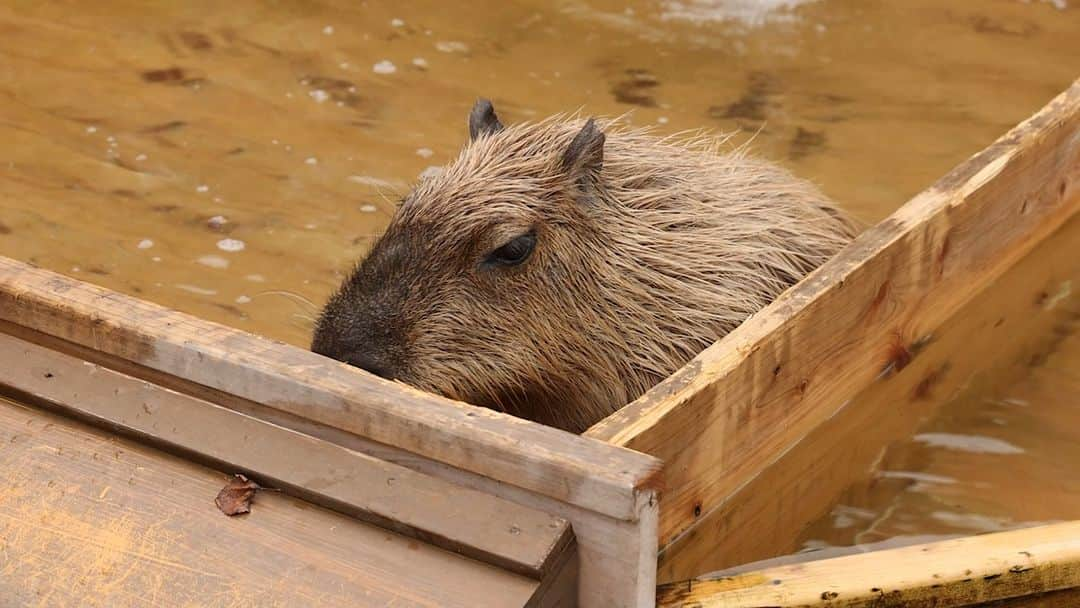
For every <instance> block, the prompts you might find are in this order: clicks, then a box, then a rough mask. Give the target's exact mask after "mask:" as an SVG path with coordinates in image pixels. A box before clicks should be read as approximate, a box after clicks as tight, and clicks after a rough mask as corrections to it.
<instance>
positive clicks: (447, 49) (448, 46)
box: [435, 40, 469, 53]
mask: <svg viewBox="0 0 1080 608" xmlns="http://www.w3.org/2000/svg"><path fill="white" fill-rule="evenodd" d="M435 49H436V50H438V51H439V52H441V53H467V52H469V46H468V45H467V44H465V43H464V42H458V41H456V40H441V41H439V42H436V43H435Z"/></svg>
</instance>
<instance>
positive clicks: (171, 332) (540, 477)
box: [0, 258, 660, 519]
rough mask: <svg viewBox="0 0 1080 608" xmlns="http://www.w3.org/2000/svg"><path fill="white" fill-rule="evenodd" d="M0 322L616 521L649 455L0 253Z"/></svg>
mask: <svg viewBox="0 0 1080 608" xmlns="http://www.w3.org/2000/svg"><path fill="white" fill-rule="evenodd" d="M0 319H2V320H5V321H8V322H11V323H14V324H16V325H21V326H24V327H27V328H30V329H34V330H36V331H39V332H42V333H45V334H49V335H52V336H56V337H58V338H62V339H64V340H67V341H70V342H74V343H76V344H80V345H82V346H86V347H88V348H91V349H93V350H96V351H101V352H103V353H108V354H110V355H114V356H116V357H119V358H121V359H125V360H128V361H131V362H134V363H137V364H140V365H143V366H145V367H148V368H150V369H154V370H157V371H161V372H164V373H167V374H170V375H173V376H177V377H179V378H182V379H185V380H189V381H191V382H195V383H198V384H202V385H205V386H208V387H211V388H214V389H217V390H220V391H223V392H226V393H230V394H233V395H237V396H239V397H242V398H245V399H250V400H251V401H255V402H257V403H261V404H264V405H267V406H270V407H273V408H276V409H280V410H283V411H285V412H289V413H291V414H295V415H298V416H302V417H304V418H309V419H311V420H314V421H317V422H320V423H323V424H327V425H330V426H334V427H338V428H341V429H344V430H347V431H350V432H353V433H356V434H358V435H361V436H363V437H368V438H371V439H373V440H375V441H380V442H383V443H387V444H390V445H395V446H398V447H401V448H404V449H407V450H409V451H411V452H414V453H416V454H419V455H421V456H424V457H427V458H431V459H433V460H436V461H438V462H444V463H446V464H450V465H452V466H455V467H459V468H462V469H465V470H470V471H473V472H476V473H479V474H482V475H485V476H487V477H491V478H492V479H497V480H499V481H502V482H504V483H509V484H511V485H515V486H519V487H522V488H524V489H527V490H530V491H533V492H536V493H539V494H542V495H545V496H551V497H552V498H555V499H557V500H561V501H564V502H567V503H570V504H574V505H578V506H581V507H584V508H586V509H589V510H592V511H596V512H599V513H603V514H605V515H609V516H612V517H617V518H620V519H632V518H634V517H636V514H637V511H638V505H639V504H640V503H641V502H642V501H646V502H647V501H648V500H649V498H648V496H649V495H650V494H651V493H652V491H653V490H655V488H656V487H657V484H658V482H659V470H660V464H659V462H658V461H657V460H656V459H654V458H652V457H649V456H645V455H643V454H637V453H635V452H633V451H631V450H626V449H621V448H617V447H614V446H610V445H605V444H604V443H603V442H599V441H595V440H590V439H586V438H583V437H578V436H576V435H573V434H570V433H566V432H563V431H559V430H556V429H553V428H549V427H545V426H543V425H539V424H535V423H530V422H527V421H524V420H520V419H517V418H514V417H512V416H508V415H505V414H501V413H498V412H494V411H491V410H488V409H485V408H480V407H475V406H471V405H468V404H465V403H461V402H457V401H451V400H449V399H442V398H440V397H437V396H434V395H431V394H429V393H426V392H423V391H419V390H416V389H413V388H411V387H408V386H406V385H403V384H400V383H394V382H388V381H385V380H382V379H380V378H377V377H375V376H372V375H370V374H367V373H365V372H363V371H360V370H358V369H356V368H352V367H349V366H347V365H345V364H343V363H339V362H337V361H332V360H330V359H327V358H325V357H322V356H319V355H316V354H314V353H311V352H308V351H305V350H302V349H299V348H296V347H293V346H290V345H287V344H283V343H279V342H273V341H270V340H266V339H264V338H260V337H258V336H254V335H251V334H247V333H245V332H242V331H239V330H236V329H232V328H228V327H225V326H222V325H217V324H215V323H210V322H206V321H202V320H199V319H196V318H194V317H191V316H189V315H185V314H183V313H179V312H176V311H172V310H169V309H166V308H164V307H161V306H157V305H155V304H151V303H149V302H145V301H142V300H138V299H135V298H131V297H127V296H124V295H121V294H119V293H116V292H112V291H109V290H106V289H102V288H99V287H96V286H93V285H90V284H88V283H83V282H80V281H75V280H73V279H69V278H67V277H64V276H62V275H59V274H56V273H52V272H48V271H45V270H41V269H37V268H32V267H30V266H28V265H26V264H23V263H21V262H17V261H15V260H10V259H7V258H0Z"/></svg>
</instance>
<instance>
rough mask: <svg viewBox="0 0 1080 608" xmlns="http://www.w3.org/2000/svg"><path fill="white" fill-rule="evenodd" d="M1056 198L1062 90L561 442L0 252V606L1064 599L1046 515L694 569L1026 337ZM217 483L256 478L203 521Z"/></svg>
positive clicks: (846, 469) (1072, 232)
mask: <svg viewBox="0 0 1080 608" xmlns="http://www.w3.org/2000/svg"><path fill="white" fill-rule="evenodd" d="M1078 208H1080V82H1078V83H1075V84H1073V86H1072V87H1071V88H1070V89H1069V90H1068V91H1066V92H1064V93H1062V94H1061V95H1060V96H1058V97H1057V98H1056V99H1054V100H1053V101H1052V102H1051V103H1050V104H1049V105H1047V106H1046V107H1045V108H1044V109H1043V110H1041V111H1040V112H1038V113H1037V114H1036V115H1034V116H1033V117H1031V118H1030V119H1029V120H1027V121H1025V122H1024V123H1022V124H1021V125H1019V126H1017V127H1016V128H1014V129H1013V130H1012V131H1010V132H1009V133H1008V134H1006V135H1005V136H1004V137H1002V138H1001V139H999V140H998V141H997V142H995V143H994V144H993V145H991V146H990V147H989V148H987V149H986V150H984V151H982V152H980V153H979V154H977V155H975V156H974V157H972V158H971V159H970V160H968V161H967V162H965V163H963V164H962V165H960V166H959V167H957V168H956V169H955V170H954V171H952V172H951V173H949V174H948V175H946V176H945V177H943V178H942V179H941V180H939V181H938V182H937V183H936V184H934V185H933V186H931V187H930V188H929V189H927V190H926V191H925V192H923V193H922V194H920V195H919V196H917V197H915V198H914V199H913V200H912V201H910V202H909V203H908V204H907V205H905V206H904V207H903V208H901V209H900V210H899V211H897V212H896V213H894V214H893V215H892V216H891V217H889V218H888V219H886V220H885V221H883V222H882V223H881V224H879V225H877V226H875V227H873V228H871V229H870V230H868V231H867V232H866V233H864V234H863V235H861V236H860V237H859V238H858V239H857V240H856V242H855V243H853V244H852V245H851V246H849V247H848V248H847V249H845V250H844V251H843V252H841V253H840V254H839V255H838V256H837V257H836V258H835V259H833V260H831V261H830V262H829V263H827V264H826V265H825V266H823V267H822V268H820V269H819V270H818V271H816V272H815V273H813V274H812V275H811V276H810V277H808V278H807V279H806V280H804V281H803V282H801V283H800V284H799V285H797V286H795V287H794V288H792V289H790V290H789V291H787V292H786V293H785V294H783V295H782V296H781V297H780V298H779V299H778V300H777V301H776V302H774V303H773V304H772V305H770V306H769V307H768V308H766V309H765V310H764V311H762V312H761V313H759V314H757V315H755V316H754V317H753V318H751V319H750V320H748V321H747V322H746V323H744V324H743V325H742V326H741V327H739V328H738V329H737V330H736V331H735V332H733V333H732V334H730V335H729V336H727V337H725V338H724V339H723V340H721V341H720V342H718V343H717V344H715V345H713V346H712V347H710V348H709V349H707V350H706V351H705V352H703V353H702V354H701V355H700V356H698V357H697V358H696V359H694V361H692V362H691V363H690V364H689V365H687V366H686V367H685V368H683V369H682V370H680V371H678V372H677V373H675V374H674V375H673V376H672V377H671V378H669V379H667V380H666V381H664V382H663V383H662V384H661V385H659V386H657V387H656V388H655V389H653V390H652V391H650V392H649V393H648V394H646V395H645V396H643V397H642V398H640V399H638V400H637V401H635V402H634V403H631V404H629V405H628V406H626V407H625V408H623V409H622V410H621V411H619V412H617V413H616V414H614V415H612V416H611V417H610V418H608V419H606V420H604V421H602V422H600V423H599V424H597V425H596V426H595V427H593V428H591V429H589V430H588V431H587V432H586V433H585V434H584V435H582V436H576V435H572V434H568V433H565V432H561V431H557V430H554V429H550V428H547V427H544V426H541V425H538V424H534V423H531V422H526V421H522V420H518V419H515V418H512V417H509V416H505V415H502V414H498V413H495V412H491V411H488V410H485V409H481V408H476V407H473V406H470V405H466V404H462V403H458V402H453V401H449V400H446V399H442V398H439V397H435V396H432V395H429V394H426V393H422V392H420V391H416V390H412V389H409V388H406V387H403V386H401V385H398V384H394V383H390V382H386V381H383V380H381V379H378V378H375V377H373V376H370V375H368V374H366V373H364V372H362V371H360V370H357V369H353V368H350V367H347V366H345V365H342V364H338V363H336V362H333V361H330V360H328V359H325V358H323V357H320V356H318V355H315V354H312V353H310V352H307V351H304V350H302V349H298V348H294V347H291V346H288V345H285V344H281V343H276V342H272V341H269V340H266V339H263V338H259V337H257V336H253V335H249V334H246V333H244V332H241V331H239V330H235V329H231V328H227V327H223V326H220V325H216V324H213V323H209V322H206V321H202V320H199V319H196V318H193V317H191V316H188V315H184V314H180V313H177V312H174V311H171V310H168V309H165V308H163V307H160V306H156V305H154V304H150V303H148V302H144V301H140V300H138V299H135V298H131V297H127V296H124V295H121V294H117V293H114V292H111V291H108V290H105V289H102V288H98V287H95V286H92V285H89V284H86V283H81V282H79V281H75V280H72V279H69V278H65V277H63V276H60V275H57V274H54V273H51V272H47V271H44V270H40V269H36V268H32V267H30V266H28V265H26V264H23V263H20V262H17V261H14V260H8V259H0V387H2V388H3V392H4V393H5V394H7V395H8V396H10V397H12V398H13V399H15V400H16V401H18V402H19V403H18V404H16V403H15V402H11V401H2V402H0V446H3V447H2V448H0V469H2V470H3V472H4V476H5V479H7V480H9V483H8V484H7V487H5V488H4V491H3V494H2V495H0V573H2V574H3V576H2V577H0V597H4V598H5V600H7V599H8V598H14V600H12V601H13V603H15V604H19V605H21V604H30V603H35V602H38V603H43V604H44V605H68V604H78V605H101V606H127V605H139V604H143V603H148V604H151V605H176V606H187V605H200V606H202V605H207V606H247V605H251V606H273V605H331V606H332V605H342V606H346V605H355V606H368V605H371V606H376V605H377V606H385V605H429V606H523V605H530V606H532V605H535V606H554V605H564V606H569V605H581V606H651V605H654V604H655V603H657V602H659V603H660V604H661V605H665V606H763V605H767V606H803V605H818V604H820V605H823V606H824V605H829V606H864V605H865V606H882V605H918V606H931V605H932V606H962V605H972V604H977V603H980V602H989V601H994V600H999V599H1007V598H1021V599H1022V600H1023V601H1026V602H1029V603H1027V604H1023V605H1040V604H1038V603H1036V602H1047V601H1049V602H1051V603H1049V604H1045V605H1055V606H1058V605H1061V606H1066V605H1069V604H1068V602H1069V599H1067V598H1068V597H1072V598H1073V600H1072V601H1074V602H1075V601H1078V600H1077V599H1076V596H1075V592H1072V591H1069V590H1070V589H1072V588H1077V587H1080V524H1078V523H1076V522H1073V523H1064V524H1055V525H1054V526H1050V527H1047V528H1043V529H1035V530H1026V531H1014V532H1006V533H1001V534H993V535H987V536H981V537H973V538H966V539H960V540H955V541H947V542H944V543H939V544H935V545H927V546H920V547H908V548H902V549H892V550H888V551H881V552H878V553H873V554H868V555H860V556H850V557H841V558H835V559H832V560H822V561H819V562H812V563H807V564H798V565H787V566H777V567H773V568H769V569H765V570H757V571H749V572H745V571H744V572H741V573H739V574H737V575H734V576H704V577H702V578H695V577H701V576H702V575H704V574H705V573H708V572H712V571H716V570H721V569H724V568H730V567H732V566H737V565H739V564H742V563H746V562H751V561H754V560H758V559H762V558H766V557H772V556H775V555H778V554H783V553H785V552H789V551H790V550H791V549H793V548H794V547H793V543H794V538H795V536H796V534H797V533H798V531H799V530H801V529H802V528H803V527H805V526H806V525H807V523H808V522H810V521H813V520H814V519H815V518H817V517H818V516H820V515H821V514H823V513H824V512H825V511H826V510H827V509H828V507H829V506H830V504H831V502H832V501H833V500H834V499H835V497H836V496H837V495H838V493H839V492H840V491H841V490H842V489H843V488H844V487H846V486H847V485H848V484H850V483H851V481H852V480H854V479H856V478H857V477H858V476H859V475H861V474H862V472H863V471H864V470H865V469H866V466H867V465H868V463H869V461H870V460H871V459H872V457H873V454H874V453H876V451H877V449H879V448H880V446H881V445H884V443H885V442H887V441H889V440H892V439H896V438H899V437H904V436H906V435H907V434H910V432H911V431H912V430H913V426H912V425H913V424H914V422H913V421H914V420H916V419H917V418H918V417H919V416H922V415H925V414H926V413H928V412H930V411H932V410H933V409H934V408H935V407H936V406H937V405H938V404H940V403H941V402H942V401H943V400H944V399H946V397H947V396H948V395H949V394H951V393H952V392H954V390H955V389H956V387H958V386H961V385H963V384H964V382H965V381H966V380H967V379H968V378H970V377H971V376H972V375H973V374H975V373H977V372H979V371H980V370H985V369H986V368H987V367H988V366H993V365H998V364H1003V363H1005V362H1008V361H1011V360H1013V359H1015V358H1016V357H1018V356H1022V355H1024V354H1025V353H1030V352H1033V351H1035V350H1037V349H1039V348H1040V347H1041V343H1042V341H1044V340H1045V336H1047V335H1048V334H1049V333H1050V331H1049V330H1050V326H1051V325H1052V324H1053V318H1054V311H1053V310H1052V307H1050V306H1048V305H1046V300H1047V299H1046V298H1045V297H1044V298H1040V297H1039V294H1045V293H1058V292H1060V291H1061V290H1062V286H1068V285H1073V284H1080V283H1077V281H1080V219H1077V218H1075V217H1074V216H1075V215H1076V211H1077V209H1078ZM1070 281H1072V283H1070ZM1066 291H1067V290H1066ZM1056 301H1057V300H1055V302H1056ZM977 302H978V303H980V305H978V306H976V305H975V304H976V303H977ZM986 302H992V303H993V306H990V307H988V306H987V305H986V304H985V303H986ZM855 433H858V434H859V435H860V437H861V439H862V440H861V441H860V442H859V443H858V446H859V447H858V448H853V447H852V446H851V445H849V443H848V442H845V440H844V438H845V437H850V436H852V434H855ZM868 439H869V440H868ZM875 446H876V447H875ZM232 473H244V474H246V475H248V476H249V477H251V478H252V479H254V480H256V481H258V482H259V483H260V484H262V485H263V486H265V487H268V488H273V489H275V490H279V491H261V492H260V493H259V494H258V495H257V497H256V499H255V504H254V507H253V510H252V513H250V514H249V515H245V516H240V517H237V518H227V517H226V516H224V515H223V514H221V513H220V512H219V511H218V510H217V507H215V505H214V496H215V495H216V493H217V490H219V489H221V487H222V486H223V485H224V484H225V483H226V481H227V475H226V474H232ZM658 583H659V584H660V586H659V592H658V591H657V589H658V588H657V584H658ZM1070 593H1073V594H1074V595H1072V596H1068V594H1070ZM1039 594H1043V595H1039ZM1045 594H1052V595H1045ZM1047 598H1049V599H1047ZM1063 598H1064V599H1063ZM1017 601H1020V600H1017ZM1055 601H1057V602H1058V603H1053V602H1055ZM1016 605H1021V604H1016Z"/></svg>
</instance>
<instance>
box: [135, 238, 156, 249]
mask: <svg viewBox="0 0 1080 608" xmlns="http://www.w3.org/2000/svg"><path fill="white" fill-rule="evenodd" d="M153 246H154V241H151V240H150V239H143V240H141V241H139V244H138V245H136V247H138V248H139V249H150V248H151V247H153Z"/></svg>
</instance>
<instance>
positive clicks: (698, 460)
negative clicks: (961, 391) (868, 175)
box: [587, 82, 1080, 548]
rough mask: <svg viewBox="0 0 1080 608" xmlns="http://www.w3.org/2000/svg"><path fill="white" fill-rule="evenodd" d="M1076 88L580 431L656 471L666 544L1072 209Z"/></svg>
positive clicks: (889, 367) (1076, 194)
mask: <svg viewBox="0 0 1080 608" xmlns="http://www.w3.org/2000/svg"><path fill="white" fill-rule="evenodd" d="M1078 130H1080V82H1077V83H1074V84H1073V86H1072V87H1070V88H1069V90H1068V91H1066V92H1064V93H1062V94H1061V95H1060V96H1058V97H1057V98H1056V99H1054V100H1053V101H1052V102H1051V103H1050V104H1048V105H1047V106H1046V107H1045V108H1044V109H1042V110H1041V111H1040V112H1039V113H1037V114H1036V115H1034V116H1033V117H1032V118H1031V119H1029V120H1027V121H1025V122H1024V123H1022V124H1021V125H1019V126H1018V127H1016V128H1015V129H1013V130H1012V131H1010V132H1009V133H1008V134H1007V135H1005V136H1004V137H1003V138H1001V139H1000V140H998V141H997V142H996V143H994V144H993V145H992V146H990V147H989V148H987V149H986V150H984V151H983V152H981V153H979V154H978V155H976V156H975V157H973V158H972V159H970V160H969V161H967V162H965V163H964V164H962V165H960V166H959V167H958V168H957V169H955V170H954V171H953V172H951V173H950V174H948V175H947V176H945V177H944V178H942V179H941V180H939V181H938V182H937V183H936V184H935V185H934V186H932V187H931V188H930V189H928V190H927V191H925V192H923V193H922V194H920V195H919V196H917V197H916V198H914V199H913V200H912V201H910V202H909V203H908V204H907V205H905V206H904V207H903V208H902V209H900V210H899V211H897V212H896V213H895V214H894V215H893V216H891V217H890V218H889V219H887V220H885V221H884V222H882V223H881V224H879V225H878V226H876V227H874V228H872V229H871V230H869V231H867V232H866V233H864V234H862V235H861V236H860V237H858V238H857V239H856V241H855V242H854V243H853V244H852V245H851V246H849V247H847V248H846V249H845V250H843V251H842V252H840V253H839V254H838V255H837V256H836V258H834V259H833V260H831V261H830V262H828V263H826V264H825V265H824V266H823V267H822V268H820V269H818V270H817V271H816V272H814V273H813V274H811V275H810V276H809V277H807V279H805V280H804V281H802V282H801V283H799V284H798V285H796V286H795V287H793V288H792V289H790V290H788V291H787V292H786V293H784V294H783V295H781V296H780V297H779V298H778V299H777V301H775V302H774V303H773V304H771V305H770V306H768V307H767V308H766V309H765V310H763V311H762V312H760V313H759V314H757V315H755V316H754V317H753V318H751V319H749V320H748V321H747V322H745V323H744V324H743V325H742V326H740V327H739V328H738V329H736V330H735V331H734V332H732V333H731V334H729V335H728V336H727V337H725V338H724V339H723V340H721V341H720V342H718V343H717V344H715V345H713V346H712V347H710V348H709V349H707V350H706V351H705V352H703V353H702V354H701V355H700V356H698V357H697V358H695V359H694V360H693V361H692V362H691V363H690V364H689V365H687V366H686V367H684V368H683V369H682V370H680V371H679V372H676V373H675V374H674V375H673V376H672V377H671V378H669V379H667V380H665V381H664V382H663V383H661V384H660V385H659V386H657V387H656V388H655V389H653V390H652V391H650V392H648V393H647V394H646V395H644V396H643V397H642V398H641V399H639V400H637V401H636V402H634V403H632V404H630V405H628V406H627V407H625V408H623V409H622V410H620V411H619V412H617V413H616V414H614V415H612V416H611V417H609V418H607V419H606V420H604V421H602V422H601V423H599V424H598V425H596V426H595V427H593V428H592V429H590V430H589V431H588V432H587V434H588V435H589V436H592V437H596V438H598V439H603V440H605V441H610V442H611V443H614V444H616V445H622V446H626V447H630V448H632V449H635V450H638V451H641V452H645V453H648V454H652V455H655V456H657V457H659V458H661V459H662V460H664V462H665V467H666V480H665V483H666V487H667V489H666V490H665V494H664V502H663V504H662V512H661V519H660V545H661V547H662V548H663V547H666V546H668V545H669V544H670V543H671V542H672V541H674V540H675V539H676V538H677V537H678V536H679V535H681V534H685V533H687V531H688V530H690V529H691V528H692V527H693V526H694V524H695V523H696V522H697V521H699V520H700V519H701V518H702V517H703V516H706V515H708V514H709V513H710V512H712V511H713V510H715V509H717V508H719V507H720V506H721V505H722V504H723V502H724V501H725V500H726V499H727V498H728V497H729V496H730V495H731V494H732V493H733V492H734V491H736V490H737V489H738V488H739V487H741V486H743V485H744V484H746V483H748V482H749V481H750V480H752V479H753V478H754V477H755V476H757V475H758V474H760V473H761V471H762V470H763V469H765V468H766V467H767V466H768V465H769V464H770V463H772V462H773V461H774V460H775V459H776V458H777V456H778V455H780V454H783V453H784V452H785V451H787V450H789V449H791V448H792V447H793V446H794V445H796V444H797V443H798V442H799V440H800V439H801V438H802V437H804V436H805V435H806V434H807V433H808V432H810V431H811V430H812V429H814V428H816V427H817V426H818V425H820V424H821V423H822V422H824V421H825V420H827V419H828V418H829V417H830V416H832V415H834V414H835V413H836V412H837V411H838V410H839V409H840V408H841V407H842V406H843V405H844V404H845V403H847V402H848V401H849V400H850V399H851V398H853V397H854V396H855V395H857V394H858V393H859V392H860V391H862V390H864V389H865V388H866V387H868V386H870V385H871V384H873V383H874V382H880V381H883V380H884V379H887V378H888V377H889V376H890V375H891V374H893V373H894V372H895V371H897V370H900V369H902V368H903V367H905V366H906V365H908V364H909V363H910V361H911V360H912V358H913V357H916V356H917V353H918V351H919V349H920V347H922V346H923V345H924V344H925V342H926V340H927V338H928V336H932V335H933V333H934V332H935V331H936V330H937V328H938V327H940V325H941V324H942V323H943V322H944V321H945V320H946V319H948V318H949V317H951V316H952V315H953V314H954V313H955V312H956V311H957V310H959V309H960V308H961V307H962V306H963V305H964V304H965V303H966V302H967V301H968V300H969V299H970V298H971V297H972V296H973V295H974V294H977V293H978V292H980V291H981V290H982V289H983V288H984V287H985V286H987V285H989V284H990V283H992V282H993V281H994V279H996V278H997V277H999V276H1000V275H1001V274H1002V273H1004V272H1005V271H1006V270H1007V269H1008V268H1009V267H1010V266H1012V265H1013V264H1014V263H1015V262H1016V261H1017V260H1019V259H1021V258H1022V257H1023V256H1024V255H1025V254H1026V253H1027V252H1028V251H1030V250H1031V249H1032V248H1033V247H1034V246H1035V245H1036V244H1037V243H1038V242H1040V241H1041V240H1042V239H1043V238H1045V237H1046V236H1047V235H1048V234H1050V233H1051V232H1053V231H1054V230H1055V229H1056V228H1058V227H1059V226H1061V225H1062V224H1064V223H1065V222H1066V221H1067V220H1068V219H1069V217H1071V216H1072V215H1073V214H1074V213H1075V212H1076V211H1077V209H1078V208H1080V135H1078Z"/></svg>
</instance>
